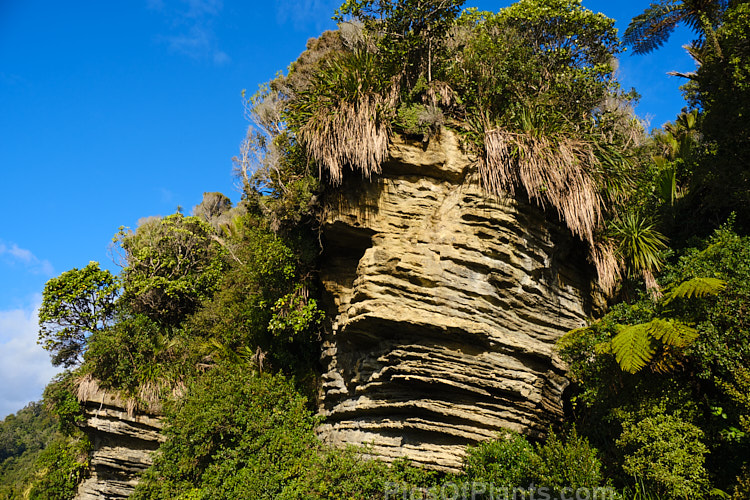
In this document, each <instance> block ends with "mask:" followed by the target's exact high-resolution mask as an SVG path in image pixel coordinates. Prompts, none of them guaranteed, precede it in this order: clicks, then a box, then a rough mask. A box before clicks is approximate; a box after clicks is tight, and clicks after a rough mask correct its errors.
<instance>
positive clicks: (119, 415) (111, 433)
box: [75, 387, 164, 500]
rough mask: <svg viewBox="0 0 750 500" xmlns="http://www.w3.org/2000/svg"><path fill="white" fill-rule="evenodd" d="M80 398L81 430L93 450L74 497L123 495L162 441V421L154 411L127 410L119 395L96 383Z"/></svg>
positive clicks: (85, 499)
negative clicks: (148, 412)
mask: <svg viewBox="0 0 750 500" xmlns="http://www.w3.org/2000/svg"><path fill="white" fill-rule="evenodd" d="M79 393H80V390H79ZM82 399H83V402H82V403H83V405H84V415H85V417H86V421H85V424H84V427H83V431H84V432H85V433H86V434H87V435H88V437H89V439H90V440H91V444H92V447H93V452H92V454H91V457H90V463H91V471H90V473H91V475H90V477H89V478H88V479H86V480H85V481H84V482H83V483H81V485H80V486H79V488H78V494H77V495H76V497H75V498H76V500H94V499H108V500H110V499H112V500H114V499H120V498H127V497H128V496H129V495H130V494H131V493H132V492H133V490H134V489H135V486H136V485H137V484H138V476H139V475H140V474H141V473H142V472H143V471H144V470H146V469H147V468H148V467H149V466H150V465H151V463H152V458H151V454H152V453H153V451H154V450H156V449H157V448H158V447H159V444H160V443H162V442H163V441H164V437H163V435H162V434H161V430H162V428H163V422H162V420H161V418H160V417H159V416H158V415H155V414H147V413H137V412H132V411H131V412H129V411H128V410H127V408H126V406H127V405H126V403H125V402H123V401H122V400H121V399H120V398H117V397H116V396H113V395H112V394H109V393H107V392H105V391H102V390H99V389H98V388H96V387H94V390H90V391H88V393H87V394H85V397H84V398H82Z"/></svg>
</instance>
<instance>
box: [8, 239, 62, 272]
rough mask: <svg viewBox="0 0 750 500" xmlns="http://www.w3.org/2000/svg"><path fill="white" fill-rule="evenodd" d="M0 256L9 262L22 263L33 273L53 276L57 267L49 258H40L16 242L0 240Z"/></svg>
mask: <svg viewBox="0 0 750 500" xmlns="http://www.w3.org/2000/svg"><path fill="white" fill-rule="evenodd" d="M0 258H2V260H4V261H5V262H6V263H7V264H10V265H17V264H21V265H22V266H24V267H26V269H27V270H28V271H29V272H31V273H33V274H41V275H44V276H53V275H54V274H55V269H54V268H53V267H52V264H51V263H50V261H48V260H43V259H39V258H38V257H37V256H36V255H34V254H33V253H32V252H31V251H30V250H26V249H25V248H21V247H19V246H18V245H17V244H15V243H7V244H6V243H4V242H3V241H2V240H0Z"/></svg>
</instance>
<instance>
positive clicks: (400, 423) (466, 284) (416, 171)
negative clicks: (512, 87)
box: [319, 131, 592, 471]
mask: <svg viewBox="0 0 750 500" xmlns="http://www.w3.org/2000/svg"><path fill="white" fill-rule="evenodd" d="M390 155H391V158H390V160H389V161H388V162H387V164H386V165H385V166H384V168H383V173H382V175H380V176H377V177H375V178H373V179H372V180H370V181H366V180H362V179H358V178H354V176H351V178H349V179H348V180H347V181H345V183H344V185H343V186H342V188H341V189H340V190H338V191H337V193H336V194H334V195H332V198H331V199H330V200H329V203H328V205H329V206H328V209H327V213H326V215H325V220H324V228H323V229H324V238H325V240H324V246H325V255H324V262H323V264H322V266H321V267H322V280H323V283H324V285H325V289H326V292H327V293H326V307H327V308H328V312H329V315H330V317H331V318H333V319H332V324H331V328H330V333H329V335H328V338H327V340H326V342H325V345H324V354H323V360H324V363H325V366H327V372H326V373H325V375H324V378H323V387H322V400H321V407H320V411H321V413H322V414H323V415H325V417H326V421H325V423H324V425H322V426H321V427H320V429H319V434H320V436H321V437H322V438H323V439H324V440H325V441H327V442H329V443H332V444H335V445H341V444H346V443H351V444H357V445H360V444H366V445H370V446H371V448H370V449H371V452H372V454H373V455H375V456H379V457H381V458H383V459H385V460H392V459H394V458H397V457H402V456H408V457H409V458H410V459H411V460H412V462H414V463H417V464H422V465H424V466H427V467H431V468H436V469H441V470H448V471H456V470H458V469H459V468H460V467H461V463H462V457H463V450H464V448H465V446H466V445H467V444H471V443H474V442H477V441H480V440H485V439H491V438H493V437H495V436H496V434H497V432H498V431H499V430H500V429H501V428H510V429H515V430H518V431H521V432H524V433H527V434H531V435H540V434H543V433H544V432H545V431H546V429H547V428H548V427H549V425H550V424H553V423H555V422H557V421H559V420H560V418H561V417H562V413H563V408H562V393H563V391H564V389H565V387H566V386H567V384H568V381H567V379H566V378H565V377H564V366H563V365H562V363H561V361H560V360H559V359H558V358H557V356H556V354H555V353H554V350H553V347H554V343H555V341H556V340H557V339H558V338H560V336H562V335H563V334H564V333H565V332H566V331H568V330H570V329H573V328H577V327H580V326H582V325H583V324H584V323H585V319H586V317H587V314H588V313H589V309H590V296H591V292H590V276H591V273H592V271H591V268H590V267H589V266H588V265H587V264H586V261H585V255H584V253H585V252H584V247H583V245H582V244H581V243H580V242H578V241H577V240H575V239H574V238H573V237H572V236H571V235H570V233H569V231H567V230H566V229H565V228H564V227H563V226H562V225H561V224H560V223H558V222H554V221H551V219H552V217H545V214H544V213H543V212H542V211H541V210H540V209H539V208H536V207H534V206H531V205H529V204H528V203H524V202H521V201H517V200H514V199H494V198H492V197H489V196H488V195H487V194H486V192H485V191H483V190H482V189H481V187H480V186H479V182H478V175H477V172H476V162H475V160H474V159H473V158H471V157H470V156H468V155H466V154H465V153H463V152H462V151H461V150H460V148H459V144H458V140H457V138H456V137H455V135H453V134H452V133H450V132H448V131H443V132H442V134H441V136H440V138H439V139H437V140H436V139H433V140H431V141H430V142H429V143H428V144H423V143H421V142H413V143H412V142H407V141H404V140H403V139H398V138H397V139H396V142H394V143H393V144H392V146H391V149H390Z"/></svg>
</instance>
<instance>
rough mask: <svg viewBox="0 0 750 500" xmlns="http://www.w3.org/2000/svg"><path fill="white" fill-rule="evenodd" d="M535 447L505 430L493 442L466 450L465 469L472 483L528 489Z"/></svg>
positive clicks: (519, 436)
mask: <svg viewBox="0 0 750 500" xmlns="http://www.w3.org/2000/svg"><path fill="white" fill-rule="evenodd" d="M535 458H536V456H535V453H534V447H533V446H532V445H531V444H530V443H529V442H528V441H527V440H526V438H525V437H523V436H522V435H520V434H518V433H517V432H512V431H506V432H504V433H502V434H500V436H498V438H497V439H495V440H493V441H485V442H483V443H479V444H477V445H475V446H469V447H468V448H467V449H466V457H465V458H464V470H465V472H466V475H467V477H468V478H469V479H470V480H472V481H481V482H486V483H492V484H494V485H495V486H498V487H504V486H507V487H509V488H514V487H526V486H528V485H529V483H530V482H531V479H532V467H533V464H534V460H535Z"/></svg>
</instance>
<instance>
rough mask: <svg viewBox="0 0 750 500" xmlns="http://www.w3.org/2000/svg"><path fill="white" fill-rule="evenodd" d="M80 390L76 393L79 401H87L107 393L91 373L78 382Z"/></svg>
mask: <svg viewBox="0 0 750 500" xmlns="http://www.w3.org/2000/svg"><path fill="white" fill-rule="evenodd" d="M75 383H76V385H77V386H78V389H77V391H76V397H77V398H78V401H87V400H89V399H92V398H93V397H95V396H97V395H99V394H102V393H104V392H105V391H104V390H103V389H102V388H101V387H99V381H98V380H96V379H95V378H94V377H93V376H92V375H91V374H90V373H89V374H87V375H84V376H83V377H81V378H79V379H78V380H76V382H75Z"/></svg>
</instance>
